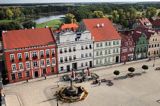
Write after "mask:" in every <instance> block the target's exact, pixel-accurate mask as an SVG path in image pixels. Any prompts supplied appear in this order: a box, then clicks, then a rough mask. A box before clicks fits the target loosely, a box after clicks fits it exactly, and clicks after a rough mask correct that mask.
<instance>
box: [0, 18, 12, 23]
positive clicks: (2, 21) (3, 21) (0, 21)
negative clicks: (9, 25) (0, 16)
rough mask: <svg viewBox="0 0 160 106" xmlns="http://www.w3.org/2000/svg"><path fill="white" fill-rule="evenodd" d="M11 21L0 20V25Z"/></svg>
mask: <svg viewBox="0 0 160 106" xmlns="http://www.w3.org/2000/svg"><path fill="white" fill-rule="evenodd" d="M12 21H14V20H7V19H6V20H0V23H5V22H12Z"/></svg>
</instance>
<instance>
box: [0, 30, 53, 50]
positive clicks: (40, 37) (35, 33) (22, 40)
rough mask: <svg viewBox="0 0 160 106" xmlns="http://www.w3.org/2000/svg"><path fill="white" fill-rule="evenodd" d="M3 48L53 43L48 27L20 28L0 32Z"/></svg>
mask: <svg viewBox="0 0 160 106" xmlns="http://www.w3.org/2000/svg"><path fill="white" fill-rule="evenodd" d="M2 35H3V43H4V49H14V48H24V47H31V46H39V45H47V44H51V43H55V39H54V37H53V35H52V31H51V29H50V28H35V29H22V30H12V31H6V32H2Z"/></svg>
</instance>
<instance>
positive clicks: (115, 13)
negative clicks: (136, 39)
mask: <svg viewBox="0 0 160 106" xmlns="http://www.w3.org/2000/svg"><path fill="white" fill-rule="evenodd" d="M112 19H113V22H115V23H117V22H118V21H119V15H118V12H117V10H114V11H113V12H112Z"/></svg>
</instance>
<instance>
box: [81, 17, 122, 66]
mask: <svg viewBox="0 0 160 106" xmlns="http://www.w3.org/2000/svg"><path fill="white" fill-rule="evenodd" d="M82 26H84V27H85V30H89V31H90V32H91V35H92V39H93V41H94V49H93V52H94V66H95V67H96V66H103V65H109V64H115V63H118V62H120V45H121V37H120V35H119V34H118V32H117V31H116V29H115V28H114V26H113V23H112V22H111V21H110V20H109V19H108V18H95V19H84V20H83V23H82ZM81 29H83V27H81ZM83 30H84V29H83Z"/></svg>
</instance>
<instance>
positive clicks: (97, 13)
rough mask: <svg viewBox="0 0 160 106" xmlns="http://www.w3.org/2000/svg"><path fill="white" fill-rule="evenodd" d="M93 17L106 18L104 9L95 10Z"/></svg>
mask: <svg viewBox="0 0 160 106" xmlns="http://www.w3.org/2000/svg"><path fill="white" fill-rule="evenodd" d="M92 17H93V18H104V14H103V12H102V11H94V12H93V14H92Z"/></svg>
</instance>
